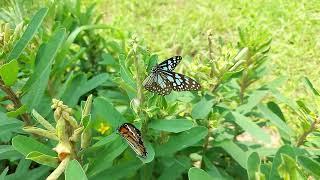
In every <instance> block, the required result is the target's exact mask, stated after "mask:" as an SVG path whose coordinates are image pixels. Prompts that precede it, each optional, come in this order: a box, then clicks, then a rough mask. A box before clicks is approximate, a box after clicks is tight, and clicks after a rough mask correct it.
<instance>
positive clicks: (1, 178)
mask: <svg viewBox="0 0 320 180" xmlns="http://www.w3.org/2000/svg"><path fill="white" fill-rule="evenodd" d="M8 171H9V167H6V168H5V169H4V170H3V171H2V173H1V175H0V180H5V177H6V175H7V173H8Z"/></svg>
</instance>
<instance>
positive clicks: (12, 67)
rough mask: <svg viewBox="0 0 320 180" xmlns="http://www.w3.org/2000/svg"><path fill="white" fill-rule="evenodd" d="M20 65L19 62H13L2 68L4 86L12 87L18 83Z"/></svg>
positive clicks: (1, 74) (0, 70)
mask: <svg viewBox="0 0 320 180" xmlns="http://www.w3.org/2000/svg"><path fill="white" fill-rule="evenodd" d="M18 72H19V65H18V61H17V60H15V59H14V60H12V61H10V62H8V63H6V64H4V65H2V66H1V67H0V76H1V79H2V80H3V82H4V84H5V85H7V86H12V85H14V83H15V82H16V81H17V78H18Z"/></svg>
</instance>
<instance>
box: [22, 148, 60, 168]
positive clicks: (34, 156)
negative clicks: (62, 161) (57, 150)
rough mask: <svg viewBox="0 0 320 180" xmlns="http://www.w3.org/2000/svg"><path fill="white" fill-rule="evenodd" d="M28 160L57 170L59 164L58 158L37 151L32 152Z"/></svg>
mask: <svg viewBox="0 0 320 180" xmlns="http://www.w3.org/2000/svg"><path fill="white" fill-rule="evenodd" d="M26 159H30V160H32V161H35V162H37V163H39V164H43V165H47V166H50V167H53V168H56V167H57V166H58V164H59V160H58V158H57V157H53V156H49V155H47V154H43V153H40V152H37V151H32V152H30V153H29V154H28V155H27V156H26Z"/></svg>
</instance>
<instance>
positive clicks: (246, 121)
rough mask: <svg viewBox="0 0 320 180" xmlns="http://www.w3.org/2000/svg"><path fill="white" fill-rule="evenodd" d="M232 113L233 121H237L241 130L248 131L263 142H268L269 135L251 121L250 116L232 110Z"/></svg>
mask: <svg viewBox="0 0 320 180" xmlns="http://www.w3.org/2000/svg"><path fill="white" fill-rule="evenodd" d="M232 115H233V117H234V118H233V120H234V122H235V123H237V124H238V125H239V126H240V127H241V128H242V129H243V130H245V131H246V132H248V133H249V134H250V135H252V136H253V137H255V138H256V139H258V140H261V141H263V142H265V143H269V142H270V136H269V135H268V134H267V133H266V132H265V131H263V130H262V129H261V128H260V127H259V126H258V125H257V124H256V123H254V122H252V120H251V119H250V118H248V117H246V116H244V115H242V114H239V113H238V112H232ZM230 119H231V118H230Z"/></svg>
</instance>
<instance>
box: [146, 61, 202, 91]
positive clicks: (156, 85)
mask: <svg viewBox="0 0 320 180" xmlns="http://www.w3.org/2000/svg"><path fill="white" fill-rule="evenodd" d="M181 59H182V57H181V56H173V57H171V58H169V59H167V60H165V61H163V62H162V63H160V64H157V65H156V66H154V67H153V68H152V70H151V74H150V75H149V76H148V77H147V78H146V79H145V80H144V81H143V83H142V85H143V86H144V87H145V88H146V89H147V90H148V91H151V92H154V93H157V94H159V95H162V96H164V95H168V94H170V92H171V91H172V90H174V91H192V90H199V89H200V88H201V86H200V84H199V83H198V82H197V81H195V80H193V79H191V78H190V77H188V76H185V75H183V74H179V73H176V72H173V70H174V69H175V68H176V66H177V65H178V64H179V63H180V61H181Z"/></svg>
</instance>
